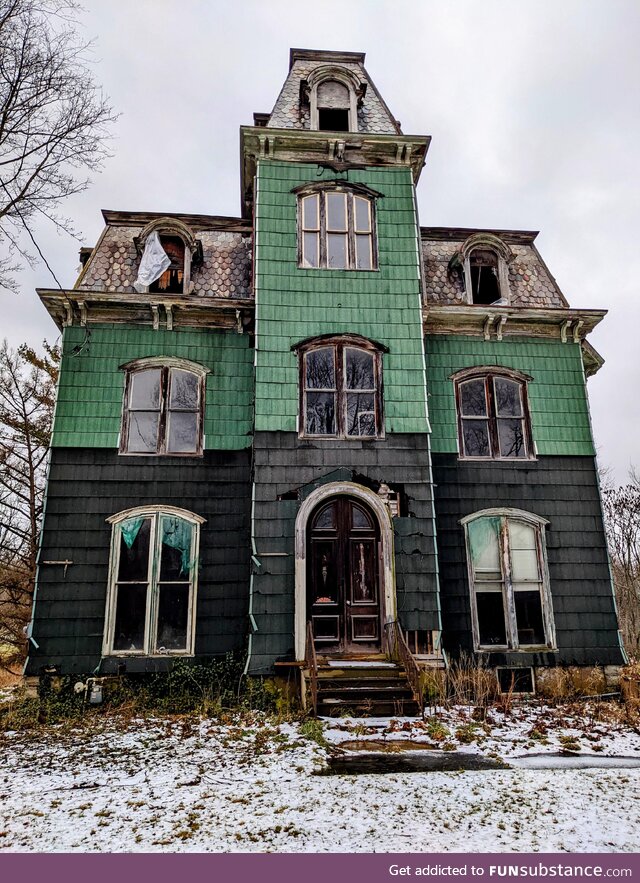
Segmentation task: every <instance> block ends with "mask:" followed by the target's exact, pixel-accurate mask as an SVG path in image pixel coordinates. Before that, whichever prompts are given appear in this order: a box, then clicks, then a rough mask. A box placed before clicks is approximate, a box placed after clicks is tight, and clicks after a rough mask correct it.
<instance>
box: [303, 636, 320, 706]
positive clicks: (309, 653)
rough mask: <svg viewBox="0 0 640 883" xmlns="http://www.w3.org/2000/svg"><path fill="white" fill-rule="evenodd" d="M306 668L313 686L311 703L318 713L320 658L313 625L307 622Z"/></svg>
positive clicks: (310, 684) (311, 686)
mask: <svg viewBox="0 0 640 883" xmlns="http://www.w3.org/2000/svg"><path fill="white" fill-rule="evenodd" d="M304 662H305V668H306V669H307V671H308V672H309V686H310V688H311V705H312V706H313V713H314V715H317V713H318V659H317V657H316V647H315V644H314V642H313V626H312V624H311V623H310V622H308V623H307V640H306V644H305V651H304Z"/></svg>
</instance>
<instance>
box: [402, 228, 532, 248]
mask: <svg viewBox="0 0 640 883" xmlns="http://www.w3.org/2000/svg"><path fill="white" fill-rule="evenodd" d="M538 232H539V231H538V230H490V229H487V228H480V227H420V236H421V237H422V239H432V240H436V241H439V242H446V241H452V242H453V241H459V240H465V239H468V238H469V236H472V235H473V234H474V233H492V234H493V235H494V236H498V237H499V238H500V239H504V241H505V242H511V243H514V244H520V245H528V244H531V243H532V242H533V241H534V240H535V238H536V237H537V235H538Z"/></svg>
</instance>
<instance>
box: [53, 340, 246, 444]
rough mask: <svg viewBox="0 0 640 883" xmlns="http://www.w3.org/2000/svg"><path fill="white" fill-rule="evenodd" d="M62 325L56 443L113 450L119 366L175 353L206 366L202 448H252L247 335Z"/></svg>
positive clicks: (119, 391) (121, 381)
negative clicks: (203, 439) (88, 330)
mask: <svg viewBox="0 0 640 883" xmlns="http://www.w3.org/2000/svg"><path fill="white" fill-rule="evenodd" d="M85 332H86V329H85V328H82V327H78V326H70V327H68V328H65V330H64V338H63V355H62V364H61V369H60V383H59V387H58V400H57V405H56V417H55V424H54V430H53V440H52V447H55V448H61V447H67V448H115V447H117V446H118V436H119V434H120V423H121V418H122V395H123V388H124V371H122V370H121V369H120V367H119V366H120V365H123V364H126V363H127V362H131V361H133V360H134V359H141V358H145V357H149V356H171V357H174V358H182V359H188V360H189V361H192V362H197V363H198V364H200V365H203V366H204V367H205V368H208V369H209V373H208V374H207V377H206V400H205V415H204V432H205V448H206V449H208V450H241V449H243V448H247V447H250V445H251V437H252V436H251V433H252V417H253V414H252V409H253V364H252V362H253V352H252V350H251V348H250V340H249V336H248V335H246V334H244V335H243V334H238V333H237V332H235V331H223V330H220V331H218V330H215V331H212V330H209V329H188V330H186V329H180V328H178V329H175V330H174V331H167V330H166V329H158V330H157V331H154V330H153V329H152V328H149V327H142V326H139V325H137V326H127V325H120V324H97V325H91V328H90V335H89V336H88V338H87V339H85V337H86V334H85Z"/></svg>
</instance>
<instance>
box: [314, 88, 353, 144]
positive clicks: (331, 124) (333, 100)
mask: <svg viewBox="0 0 640 883" xmlns="http://www.w3.org/2000/svg"><path fill="white" fill-rule="evenodd" d="M317 106H318V129H319V130H320V131H329V132H348V131H349V130H350V128H351V127H350V124H349V113H350V110H351V95H350V92H349V89H348V87H347V86H345V85H344V83H340V82H338V80H325V81H324V82H322V83H320V85H319V86H318V93H317Z"/></svg>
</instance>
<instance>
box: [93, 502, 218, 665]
mask: <svg viewBox="0 0 640 883" xmlns="http://www.w3.org/2000/svg"><path fill="white" fill-rule="evenodd" d="M107 520H108V522H109V523H110V524H111V525H112V538H111V557H110V567H109V573H110V578H109V586H108V592H107V607H106V617H105V631H104V643H103V655H105V656H109V655H115V656H165V655H182V656H185V655H186V656H188V655H193V652H194V650H193V648H194V639H195V601H196V591H197V578H198V549H199V540H200V525H201V524H202V523H203V521H204V518H201V517H200V516H199V515H194V513H193V512H186V511H185V510H183V509H176V508H175V507H173V506H143V507H140V508H138V509H129V510H127V511H125V512H120V513H119V514H118V515H114V516H112V517H111V518H109V519H107Z"/></svg>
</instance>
